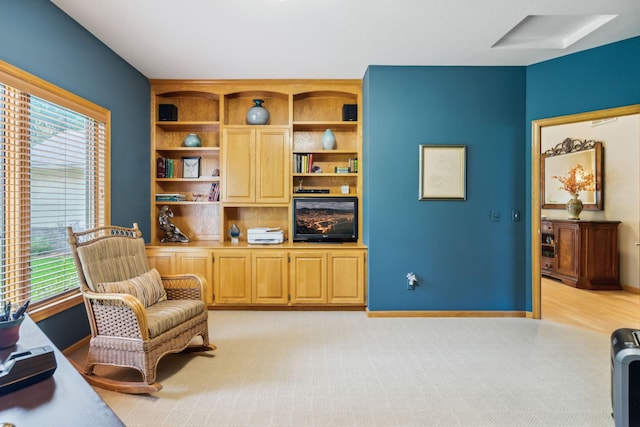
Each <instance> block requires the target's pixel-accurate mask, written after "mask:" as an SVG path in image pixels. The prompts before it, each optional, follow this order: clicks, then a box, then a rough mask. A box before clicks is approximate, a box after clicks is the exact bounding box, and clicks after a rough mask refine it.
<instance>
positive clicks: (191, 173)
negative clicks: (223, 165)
mask: <svg viewBox="0 0 640 427" xmlns="http://www.w3.org/2000/svg"><path fill="white" fill-rule="evenodd" d="M182 177H183V178H200V157H183V158H182Z"/></svg>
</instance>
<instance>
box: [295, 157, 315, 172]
mask: <svg viewBox="0 0 640 427" xmlns="http://www.w3.org/2000/svg"><path fill="white" fill-rule="evenodd" d="M293 162H294V169H295V171H294V173H311V172H313V169H312V168H313V154H294V155H293Z"/></svg>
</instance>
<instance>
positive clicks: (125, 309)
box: [82, 291, 149, 341]
mask: <svg viewBox="0 0 640 427" xmlns="http://www.w3.org/2000/svg"><path fill="white" fill-rule="evenodd" d="M82 297H83V298H84V302H85V305H86V307H87V311H88V313H90V316H89V322H91V331H92V335H94V336H97V335H104V336H110V337H119V338H135V339H142V340H145V341H146V340H148V339H149V327H148V325H147V316H146V313H145V309H144V305H143V304H142V302H140V300H139V299H138V298H136V297H134V296H133V295H129V294H118V293H107V292H105V293H97V292H91V291H86V292H83V293H82Z"/></svg>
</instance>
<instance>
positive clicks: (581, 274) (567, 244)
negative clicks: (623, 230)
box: [540, 220, 621, 289]
mask: <svg viewBox="0 0 640 427" xmlns="http://www.w3.org/2000/svg"><path fill="white" fill-rule="evenodd" d="M619 223H620V221H574V220H543V221H542V222H541V227H540V228H541V230H540V231H541V232H540V235H541V239H542V240H541V249H542V253H541V272H542V274H543V275H545V276H549V277H553V278H555V279H559V280H561V281H562V282H563V283H565V284H567V285H570V286H574V287H577V288H583V289H620V288H621V287H620V273H619V256H618V224H619Z"/></svg>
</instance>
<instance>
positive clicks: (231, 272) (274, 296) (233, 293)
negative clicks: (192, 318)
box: [211, 249, 288, 305]
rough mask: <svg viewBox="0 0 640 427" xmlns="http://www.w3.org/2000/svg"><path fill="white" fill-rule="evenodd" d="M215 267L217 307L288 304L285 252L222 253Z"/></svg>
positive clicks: (217, 257)
mask: <svg viewBox="0 0 640 427" xmlns="http://www.w3.org/2000/svg"><path fill="white" fill-rule="evenodd" d="M213 264H214V267H213V271H214V279H213V289H214V291H213V294H214V300H213V301H211V302H213V303H215V304H216V305H229V304H231V305H252V304H259V305H260V304H280V305H286V304H287V302H288V294H287V291H288V275H287V254H286V252H280V251H254V250H248V249H246V250H221V251H215V252H214V253H213Z"/></svg>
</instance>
